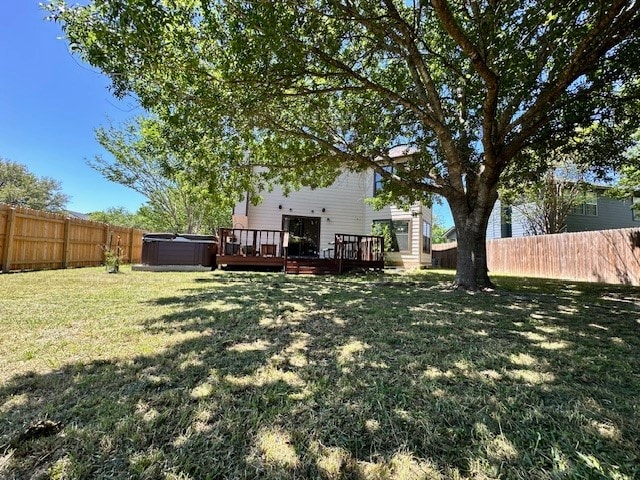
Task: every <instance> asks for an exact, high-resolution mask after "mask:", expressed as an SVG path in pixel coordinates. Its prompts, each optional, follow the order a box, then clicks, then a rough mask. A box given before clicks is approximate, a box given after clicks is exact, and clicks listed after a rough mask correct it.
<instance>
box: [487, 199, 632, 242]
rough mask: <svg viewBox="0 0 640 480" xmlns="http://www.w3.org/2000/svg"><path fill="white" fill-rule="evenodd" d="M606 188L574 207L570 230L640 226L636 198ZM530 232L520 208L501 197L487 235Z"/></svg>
mask: <svg viewBox="0 0 640 480" xmlns="http://www.w3.org/2000/svg"><path fill="white" fill-rule="evenodd" d="M604 192H605V189H603V188H599V189H596V190H595V191H594V192H592V193H591V194H589V195H587V196H586V197H585V202H583V203H581V204H579V205H577V206H576V207H574V208H573V211H572V213H571V214H570V215H569V216H568V218H567V229H566V232H585V231H591V230H609V229H615V228H633V227H640V213H639V212H638V211H634V210H633V209H632V208H631V207H632V199H627V200H616V199H613V198H610V197H607V196H606V195H604ZM637 200H638V199H636V200H634V201H637ZM526 235H527V230H526V225H525V222H524V219H523V217H522V214H520V213H519V212H518V209H517V208H511V207H508V206H504V205H502V204H501V203H500V200H498V201H497V202H496V204H495V206H494V208H493V211H492V212H491V217H490V218H489V225H488V227H487V239H488V240H491V239H495V238H508V237H524V236H526Z"/></svg>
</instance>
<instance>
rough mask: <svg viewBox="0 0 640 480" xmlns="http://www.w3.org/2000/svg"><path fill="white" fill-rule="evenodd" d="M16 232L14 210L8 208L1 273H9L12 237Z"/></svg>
mask: <svg viewBox="0 0 640 480" xmlns="http://www.w3.org/2000/svg"><path fill="white" fill-rule="evenodd" d="M15 230H16V209H15V208H10V209H9V214H8V215H7V230H6V235H5V237H4V254H3V255H2V272H3V273H9V271H10V269H11V256H12V254H13V236H14V234H15Z"/></svg>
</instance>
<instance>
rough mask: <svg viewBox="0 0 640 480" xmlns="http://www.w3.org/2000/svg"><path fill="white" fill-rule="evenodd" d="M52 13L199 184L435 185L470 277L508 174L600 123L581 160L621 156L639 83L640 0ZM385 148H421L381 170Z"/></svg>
mask: <svg viewBox="0 0 640 480" xmlns="http://www.w3.org/2000/svg"><path fill="white" fill-rule="evenodd" d="M48 8H49V10H50V12H51V14H52V17H53V19H55V20H56V21H59V22H60V23H61V24H62V27H63V29H64V32H65V34H66V36H67V38H68V40H69V42H70V44H71V47H72V49H73V50H74V51H76V52H78V53H79V54H80V55H81V56H82V58H83V59H85V60H86V61H87V62H89V63H90V64H92V65H95V66H97V67H98V68H100V69H102V71H103V72H105V73H106V74H107V75H109V76H110V78H111V81H112V86H113V90H114V92H115V93H116V94H117V95H126V94H133V95H135V97H136V98H137V99H139V101H140V103H141V104H142V106H144V107H145V108H147V109H149V110H152V111H153V112H154V113H155V114H156V115H158V116H159V117H160V118H162V119H163V120H164V121H165V122H166V125H167V126H168V127H170V128H168V129H167V131H166V132H165V134H166V138H167V139H169V140H170V141H172V142H174V143H176V144H179V145H180V146H181V148H185V149H188V150H189V151H191V152H192V153H193V155H192V157H191V158H190V159H188V160H185V164H186V163H189V164H190V165H189V169H190V171H196V172H198V171H199V172H206V175H207V176H208V178H209V179H210V187H211V188H222V187H225V188H228V189H229V190H235V191H242V190H246V191H249V192H251V193H252V194H253V195H254V196H256V195H258V193H259V191H260V190H261V189H264V188H268V186H269V184H270V183H271V182H274V181H275V182H278V183H280V184H282V185H284V186H288V187H291V188H295V187H297V186H299V185H309V186H322V185H327V184H329V183H331V182H332V181H333V180H334V179H335V178H336V176H337V174H338V172H339V171H340V169H349V170H363V169H366V168H372V169H374V170H376V171H378V172H379V173H380V174H381V175H382V176H383V177H384V178H385V179H386V182H385V189H387V191H388V192H390V195H389V200H390V201H399V200H402V201H415V200H421V201H425V202H429V201H431V198H432V195H434V194H437V195H441V196H442V197H444V198H445V199H446V200H447V202H448V203H449V206H450V207H451V210H452V214H453V218H454V222H455V225H456V230H457V234H458V262H457V264H458V272H457V283H458V284H459V285H460V286H462V287H465V288H477V287H484V286H490V285H491V282H490V280H489V278H488V275H487V265H486V244H485V232H486V227H487V222H488V218H489V215H490V212H491V209H492V207H493V205H494V203H495V201H496V199H497V196H498V187H499V185H500V183H501V181H502V179H503V178H506V176H509V175H511V176H514V175H515V176H517V175H519V174H521V173H522V172H528V171H532V170H535V171H536V172H540V173H541V172H543V171H545V170H546V167H547V165H546V160H545V156H544V152H545V151H546V150H547V149H550V148H556V147H558V146H560V145H564V144H566V143H567V139H569V138H573V137H575V135H576V132H577V131H579V130H581V129H588V128H593V127H594V126H596V127H597V131H598V135H595V136H592V137H590V138H593V139H595V140H597V142H595V143H593V144H583V145H582V146H581V147H580V148H581V150H582V151H583V152H584V154H585V161H589V162H592V163H593V162H596V163H597V165H598V166H599V167H600V169H601V170H604V169H607V168H610V167H618V166H619V162H620V159H621V156H620V155H619V153H620V151H621V150H622V149H623V148H625V147H626V144H625V140H626V139H627V138H629V137H628V135H626V132H627V129H628V128H631V127H630V126H629V125H630V121H629V117H630V115H631V113H630V112H631V111H632V109H629V105H630V104H631V103H633V102H634V101H636V100H637V98H638V90H639V87H640V82H639V81H638V72H639V70H640V55H638V54H637V52H638V51H640V35H639V34H638V31H639V30H640V4H638V2H635V1H628V0H626V1H623V0H614V1H604V0H602V1H583V0H580V1H578V0H569V1H566V2H557V1H551V0H546V1H542V0H540V1H511V0H467V1H464V2H452V1H447V0H431V1H430V2H424V1H418V0H415V1H405V0H402V1H400V0H377V1H373V0H372V1H363V2H352V1H350V0H303V1H295V2H294V1H288V0H283V1H277V2H265V1H261V0H255V1H251V0H243V1H240V0H238V1H235V0H227V1H223V2H220V1H214V0H209V1H207V0H153V1H151V0H128V1H122V0H117V1H116V0H110V1H97V0H96V1H93V2H91V3H90V4H89V5H87V6H74V7H70V6H68V5H66V4H65V2H64V1H63V0H54V1H52V3H50V4H49V6H48ZM397 145H407V147H408V148H412V149H415V150H417V153H415V154H414V155H412V156H411V159H410V160H408V161H405V162H403V163H401V164H398V165H396V168H395V169H393V170H392V169H384V168H383V167H384V166H385V164H388V163H391V159H390V158H389V157H388V154H387V152H388V151H389V150H390V149H391V148H392V147H394V146H397ZM587 154H591V155H587ZM534 155H535V158H537V159H539V160H540V164H538V165H536V166H535V168H534V169H532V168H530V167H531V165H530V162H531V159H532V158H534ZM255 167H266V168H257V169H256V168H255Z"/></svg>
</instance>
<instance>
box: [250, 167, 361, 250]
mask: <svg viewBox="0 0 640 480" xmlns="http://www.w3.org/2000/svg"><path fill="white" fill-rule="evenodd" d="M364 182H365V176H364V175H363V174H358V173H344V174H342V175H341V176H340V177H338V179H337V180H336V181H335V183H334V184H333V185H331V186H330V187H327V188H322V189H316V190H312V189H310V188H307V187H303V188H302V189H301V190H299V191H297V192H291V194H290V195H289V196H288V197H285V196H284V194H283V193H282V189H280V188H279V187H276V188H275V189H274V190H273V191H272V192H263V193H262V197H263V201H262V203H260V204H259V205H255V206H254V205H249V208H248V212H249V215H248V216H249V224H248V225H247V226H246V228H252V229H272V230H280V229H281V228H282V217H283V216H284V215H296V216H301V217H317V218H320V219H321V220H320V245H319V248H320V249H324V248H329V247H330V246H331V245H330V243H329V242H333V240H334V236H335V234H336V233H353V234H360V235H365V234H367V233H369V232H368V231H366V230H365V227H364V225H365V223H364V193H363V192H364ZM243 208H244V205H242V206H241V209H243ZM322 209H324V212H323V211H322Z"/></svg>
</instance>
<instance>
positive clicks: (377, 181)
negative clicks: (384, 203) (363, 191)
mask: <svg viewBox="0 0 640 480" xmlns="http://www.w3.org/2000/svg"><path fill="white" fill-rule="evenodd" d="M382 169H383V170H384V171H385V172H389V173H395V170H396V169H395V168H394V167H393V166H392V165H386V166H384V167H382ZM383 188H384V178H383V176H382V175H381V174H380V173H379V172H374V173H373V196H374V197H375V196H376V195H377V194H378V192H380V191H381V190H382V189H383Z"/></svg>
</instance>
